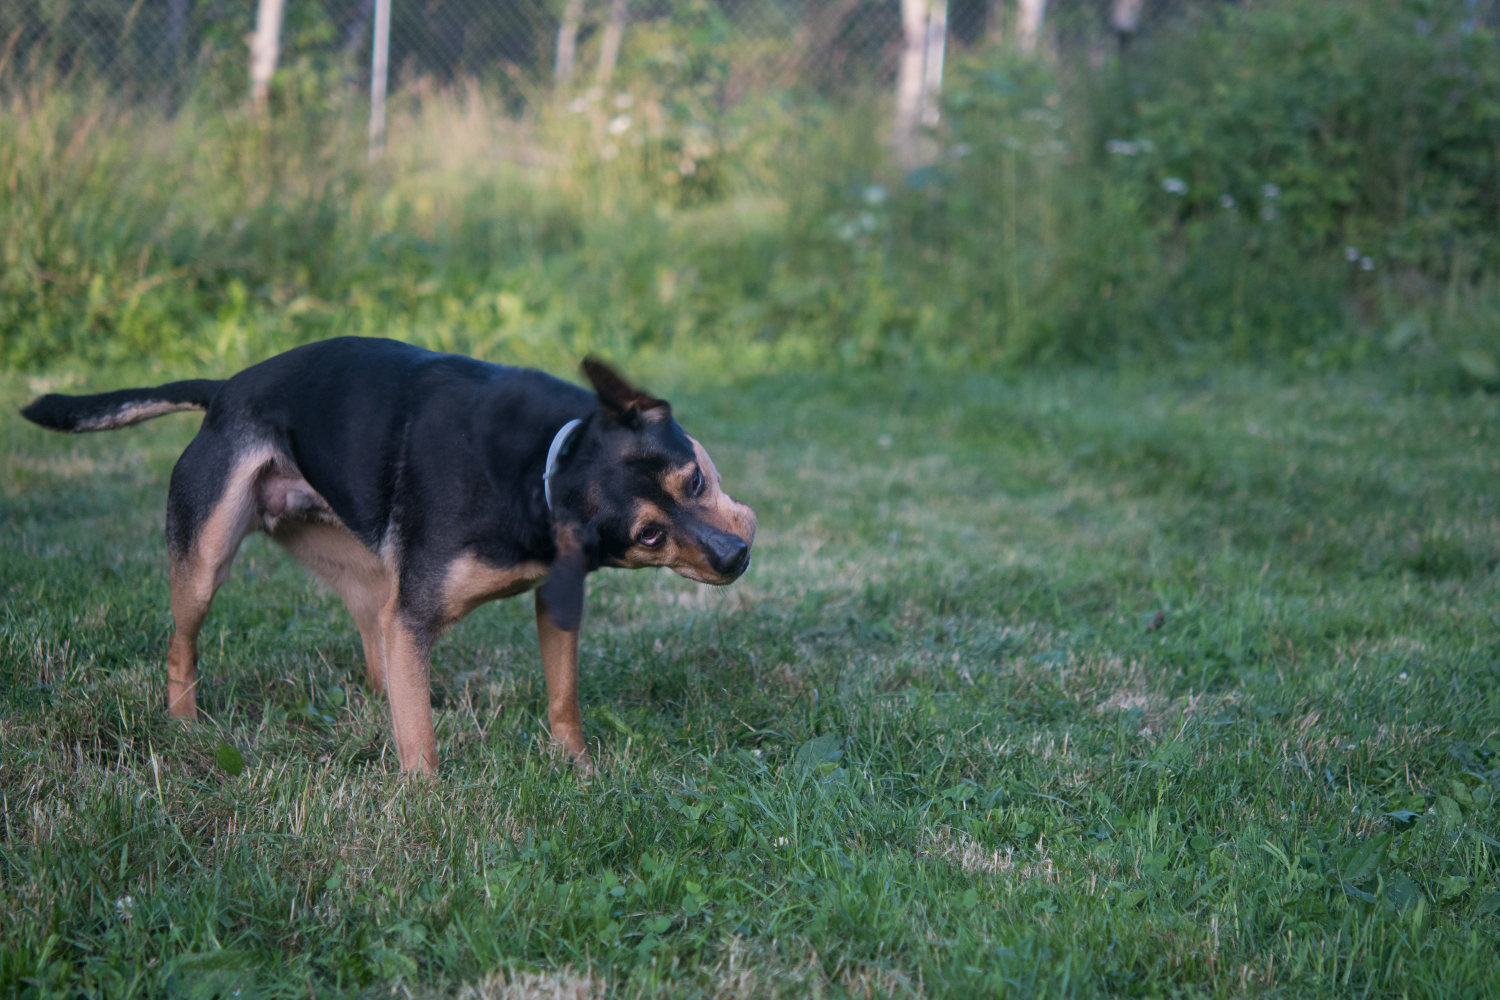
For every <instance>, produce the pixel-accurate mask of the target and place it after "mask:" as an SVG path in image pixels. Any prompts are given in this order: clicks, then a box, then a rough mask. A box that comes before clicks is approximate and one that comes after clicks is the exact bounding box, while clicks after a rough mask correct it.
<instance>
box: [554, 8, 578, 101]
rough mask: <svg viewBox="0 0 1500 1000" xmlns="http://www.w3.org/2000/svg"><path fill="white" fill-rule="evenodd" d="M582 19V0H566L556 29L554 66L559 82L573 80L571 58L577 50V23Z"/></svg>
mask: <svg viewBox="0 0 1500 1000" xmlns="http://www.w3.org/2000/svg"><path fill="white" fill-rule="evenodd" d="M582 21H583V0H568V4H567V6H566V7H564V8H563V16H562V24H561V25H560V26H559V27H558V29H557V64H556V66H555V67H554V71H555V74H556V78H557V82H558V83H559V84H566V83H571V82H572V80H573V58H574V55H575V54H576V52H577V50H578V25H579V24H580V23H581V22H582Z"/></svg>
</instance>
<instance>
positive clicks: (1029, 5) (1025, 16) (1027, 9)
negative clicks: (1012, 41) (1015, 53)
mask: <svg viewBox="0 0 1500 1000" xmlns="http://www.w3.org/2000/svg"><path fill="white" fill-rule="evenodd" d="M1046 16H1047V0H1016V44H1017V45H1019V46H1020V47H1021V51H1022V52H1025V53H1027V54H1028V55H1029V54H1030V53H1033V52H1035V51H1036V46H1037V42H1039V41H1041V40H1042V21H1043V20H1044V19H1045V18H1046Z"/></svg>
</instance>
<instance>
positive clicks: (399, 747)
mask: <svg viewBox="0 0 1500 1000" xmlns="http://www.w3.org/2000/svg"><path fill="white" fill-rule="evenodd" d="M433 635H434V632H433V630H432V629H430V628H423V627H421V626H418V625H415V624H414V623H413V621H412V619H411V618H409V617H408V615H407V613H406V612H405V611H403V610H402V608H401V599H400V597H399V587H393V588H392V594H391V599H390V600H389V601H388V602H387V603H386V606H385V607H384V608H382V609H381V611H380V642H381V652H382V653H383V654H384V655H383V657H382V660H383V662H384V664H385V692H386V699H387V700H388V701H389V702H390V706H391V729H393V730H394V731H395V736H396V753H397V755H398V756H399V757H400V758H401V770H403V771H424V772H426V773H428V774H436V773H437V759H438V757H437V733H436V731H435V730H434V729H433V727H432V690H431V688H430V687H429V682H428V677H429V674H430V673H431V665H430V661H429V659H428V657H429V655H430V652H431V649H432V639H433Z"/></svg>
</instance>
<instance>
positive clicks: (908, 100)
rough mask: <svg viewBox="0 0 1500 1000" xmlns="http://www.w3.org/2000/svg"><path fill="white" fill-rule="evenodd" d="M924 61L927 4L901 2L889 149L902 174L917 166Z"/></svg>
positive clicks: (918, 0) (917, 0)
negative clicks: (893, 115)
mask: <svg viewBox="0 0 1500 1000" xmlns="http://www.w3.org/2000/svg"><path fill="white" fill-rule="evenodd" d="M926 58H927V0H901V66H900V70H899V73H898V75H897V77H896V118H895V121H894V123H893V125H892V128H891V145H892V146H893V147H894V148H895V153H896V162H897V163H899V164H901V167H902V169H904V170H915V169H916V168H917V167H919V166H921V160H922V152H921V150H920V149H918V148H917V119H918V116H920V115H921V113H922V84H923V82H924V76H923V64H924V63H925V62H926Z"/></svg>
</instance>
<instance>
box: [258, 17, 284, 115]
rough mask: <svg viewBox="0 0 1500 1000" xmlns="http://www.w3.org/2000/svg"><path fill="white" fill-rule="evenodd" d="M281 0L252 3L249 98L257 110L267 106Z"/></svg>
mask: <svg viewBox="0 0 1500 1000" xmlns="http://www.w3.org/2000/svg"><path fill="white" fill-rule="evenodd" d="M282 6H283V0H259V2H258V3H256V5H255V33H254V34H252V35H251V36H250V100H251V102H252V103H253V104H254V105H255V110H256V111H264V110H265V109H266V98H267V97H268V96H269V95H270V93H271V76H272V74H274V73H275V72H276V60H277V59H278V58H279V57H280V56H281V11H282Z"/></svg>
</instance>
